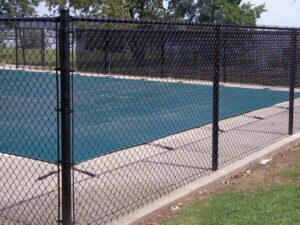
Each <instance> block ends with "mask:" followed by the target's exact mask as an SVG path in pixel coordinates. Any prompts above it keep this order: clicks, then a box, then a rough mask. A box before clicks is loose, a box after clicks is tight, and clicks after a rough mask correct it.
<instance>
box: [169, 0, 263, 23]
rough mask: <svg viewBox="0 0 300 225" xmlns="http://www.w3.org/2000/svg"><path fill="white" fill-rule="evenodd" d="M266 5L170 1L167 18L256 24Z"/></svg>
mask: <svg viewBox="0 0 300 225" xmlns="http://www.w3.org/2000/svg"><path fill="white" fill-rule="evenodd" d="M265 11H266V10H265V5H264V4H262V5H258V6H255V5H253V4H251V3H249V2H248V3H242V0H213V1H210V0H198V1H194V0H170V1H169V5H168V11H167V16H168V17H169V18H175V19H179V20H187V21H202V22H203V21H204V22H220V23H230V24H251V25H254V24H256V20H257V19H258V18H259V17H260V16H261V14H262V13H263V12H265Z"/></svg>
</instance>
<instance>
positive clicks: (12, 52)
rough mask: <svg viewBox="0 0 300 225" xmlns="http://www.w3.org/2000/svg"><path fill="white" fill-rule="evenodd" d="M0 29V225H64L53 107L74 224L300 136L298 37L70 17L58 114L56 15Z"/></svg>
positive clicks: (100, 220) (115, 213) (118, 211)
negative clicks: (66, 106) (67, 145)
mask: <svg viewBox="0 0 300 225" xmlns="http://www.w3.org/2000/svg"><path fill="white" fill-rule="evenodd" d="M0 28H1V30H0V56H1V57H0V66H1V68H0V91H1V99H0V101H1V108H0V123H1V126H0V134H1V135H0V136H1V140H0V151H1V154H0V160H1V166H2V169H1V171H0V173H1V176H2V179H1V182H2V183H1V186H2V188H1V196H2V199H3V200H2V202H1V203H0V206H1V210H0V218H1V222H2V221H9V222H12V221H15V223H20V224H55V223H57V222H60V221H61V218H62V217H61V213H64V212H63V211H64V210H61V208H63V207H61V205H62V201H61V198H62V195H63V194H62V193H61V192H62V190H63V187H61V186H62V183H63V182H61V176H60V175H61V174H62V172H61V164H62V165H63V166H64V164H63V163H65V162H63V161H61V153H63V151H64V149H63V148H62V147H61V143H60V142H61V140H62V139H61V136H62V135H61V126H62V121H61V120H63V117H62V113H70V114H71V115H72V117H71V129H70V130H69V132H71V136H72V140H71V141H72V143H71V144H72V154H71V160H70V163H71V166H72V207H73V208H72V210H71V211H73V213H72V217H73V221H74V222H75V223H76V224H106V223H108V222H110V221H112V220H115V219H117V218H118V217H119V216H122V215H124V214H127V213H129V212H131V211H133V210H135V209H137V208H139V207H142V206H143V205H145V204H147V203H149V202H151V201H153V200H155V199H158V198H159V197H161V196H163V195H165V194H167V193H170V192H172V191H174V190H176V189H177V188H179V187H182V186H184V185H186V184H188V183H190V182H192V181H195V180H197V179H199V178H201V177H203V176H206V175H209V174H211V173H212V170H215V169H217V167H219V168H223V167H225V166H226V165H229V164H230V163H233V162H236V161H237V160H239V159H241V158H243V157H245V156H247V155H249V154H252V153H254V152H256V151H259V150H260V149H262V148H263V147H266V146H269V145H271V144H272V143H274V142H276V141H277V140H280V139H282V138H284V137H286V136H287V135H288V134H289V133H290V134H291V132H289V131H295V132H296V131H298V130H299V119H300V110H299V108H300V100H299V97H300V89H299V86H300V83H299V69H298V68H299V66H298V64H299V39H298V36H299V30H297V29H292V28H276V27H251V26H230V25H218V24H188V23H175V22H174V23H171V22H162V21H135V20H117V19H97V18H77V17H74V18H73V21H72V22H69V27H68V29H70V42H65V43H70V46H69V50H70V52H67V54H68V53H70V61H71V62H70V68H69V69H70V71H71V85H70V91H71V99H70V101H71V102H70V105H71V107H70V111H69V112H62V107H63V106H62V104H63V103H62V102H61V101H60V97H61V95H62V94H61V93H62V89H63V87H61V83H60V80H61V76H63V75H61V74H63V73H66V74H68V71H69V70H68V68H67V70H66V68H59V65H60V63H61V62H59V60H58V59H59V55H60V54H63V53H62V52H61V51H59V50H58V48H59V46H61V45H63V44H64V41H63V40H62V42H61V43H58V42H59V41H58V40H59V38H58V36H59V35H58V34H59V32H61V29H62V28H61V25H60V20H58V19H57V18H39V19H34V18H31V19H28V18H27V19H26V20H25V19H24V20H22V19H21V18H19V19H13V18H12V19H2V20H0ZM64 29H66V28H64ZM67 48H68V46H67ZM60 56H61V55H60ZM292 109H293V110H292ZM291 125H293V126H291ZM65 166H66V165H65ZM67 166H69V165H67ZM215 166H216V167H215Z"/></svg>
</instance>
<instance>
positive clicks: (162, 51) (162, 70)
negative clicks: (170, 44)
mask: <svg viewBox="0 0 300 225" xmlns="http://www.w3.org/2000/svg"><path fill="white" fill-rule="evenodd" d="M160 49H161V52H160V70H161V71H160V73H161V77H163V76H164V73H165V70H164V66H165V35H162V38H161V46H160Z"/></svg>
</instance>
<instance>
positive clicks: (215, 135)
mask: <svg viewBox="0 0 300 225" xmlns="http://www.w3.org/2000/svg"><path fill="white" fill-rule="evenodd" d="M214 36H215V48H214V77H213V109H212V110H213V121H212V123H213V124H212V125H213V126H212V171H217V170H218V166H219V91H220V90H219V83H220V63H221V51H220V48H221V43H220V36H221V28H220V25H215V29H214Z"/></svg>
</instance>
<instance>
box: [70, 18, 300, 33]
mask: <svg viewBox="0 0 300 225" xmlns="http://www.w3.org/2000/svg"><path fill="white" fill-rule="evenodd" d="M72 20H73V21H74V22H100V23H101V22H102V23H123V24H144V25H170V26H172V25H173V26H176V25H177V26H194V27H216V26H220V27H224V28H237V29H238V28H241V29H264V30H286V31H291V30H298V31H300V28H299V27H279V26H264V25H240V24H221V23H203V22H182V21H175V20H137V19H119V18H105V17H77V16H74V17H72Z"/></svg>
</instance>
